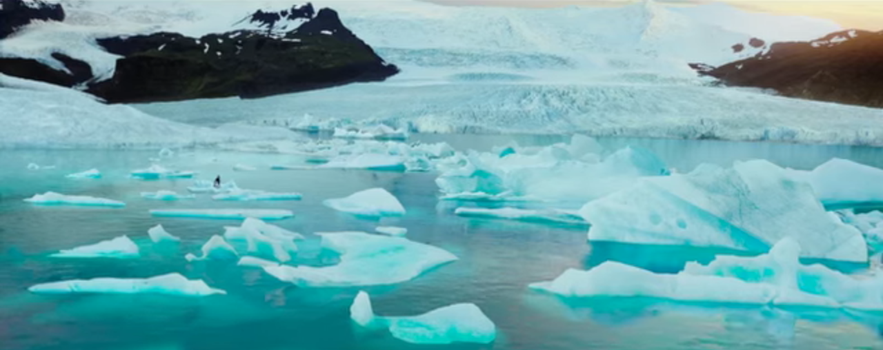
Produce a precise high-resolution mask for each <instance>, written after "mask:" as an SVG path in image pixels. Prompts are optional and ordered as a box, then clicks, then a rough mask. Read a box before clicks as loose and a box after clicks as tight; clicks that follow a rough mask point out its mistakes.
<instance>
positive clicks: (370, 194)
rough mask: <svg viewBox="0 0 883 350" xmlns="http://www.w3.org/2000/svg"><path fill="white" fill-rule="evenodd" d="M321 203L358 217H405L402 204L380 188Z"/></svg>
mask: <svg viewBox="0 0 883 350" xmlns="http://www.w3.org/2000/svg"><path fill="white" fill-rule="evenodd" d="M322 203H323V204H325V206H327V207H329V208H331V209H334V210H337V211H342V212H345V213H351V214H355V215H360V216H402V215H405V207H403V206H402V203H400V202H399V200H398V199H396V197H395V196H393V195H392V194H391V193H389V192H388V191H387V190H385V189H382V188H372V189H368V190H364V191H359V192H356V193H353V194H352V195H350V196H349V197H345V198H335V199H326V200H325V201H323V202H322Z"/></svg>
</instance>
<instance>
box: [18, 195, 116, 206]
mask: <svg viewBox="0 0 883 350" xmlns="http://www.w3.org/2000/svg"><path fill="white" fill-rule="evenodd" d="M25 202H30V203H34V204H40V205H73V206H86V207H114V208H121V207H125V206H126V203H123V202H120V201H116V200H112V199H107V198H98V197H90V196H69V195H64V194H61V193H56V192H46V193H44V194H35V195H34V196H33V197H31V198H26V199H25Z"/></svg>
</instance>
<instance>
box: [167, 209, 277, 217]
mask: <svg viewBox="0 0 883 350" xmlns="http://www.w3.org/2000/svg"><path fill="white" fill-rule="evenodd" d="M150 214H151V215H153V216H157V217H177V218H199V219H231V220H240V219H245V218H259V219H263V220H282V219H287V218H290V217H292V216H294V213H292V212H291V211H290V210H282V209H179V210H159V209H156V210H151V211H150Z"/></svg>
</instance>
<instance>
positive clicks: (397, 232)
mask: <svg viewBox="0 0 883 350" xmlns="http://www.w3.org/2000/svg"><path fill="white" fill-rule="evenodd" d="M374 231H377V233H382V234H385V235H388V236H398V237H403V236H405V235H407V234H408V229H406V228H404V227H397V226H377V227H376V228H375V229H374Z"/></svg>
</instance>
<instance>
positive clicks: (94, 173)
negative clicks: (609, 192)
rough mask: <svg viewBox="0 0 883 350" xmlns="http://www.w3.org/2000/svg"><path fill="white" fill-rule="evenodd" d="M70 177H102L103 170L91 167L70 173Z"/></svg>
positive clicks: (68, 176)
mask: <svg viewBox="0 0 883 350" xmlns="http://www.w3.org/2000/svg"><path fill="white" fill-rule="evenodd" d="M65 177H66V178H68V179H100V178H101V172H100V171H98V169H89V170H86V171H83V172H79V173H73V174H68V175H67V176H65Z"/></svg>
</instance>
